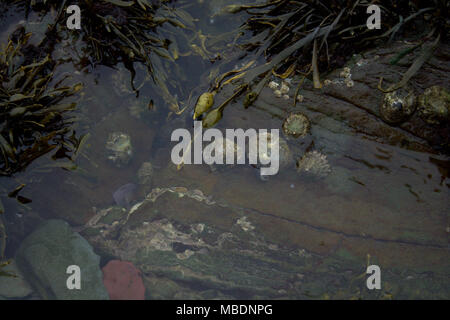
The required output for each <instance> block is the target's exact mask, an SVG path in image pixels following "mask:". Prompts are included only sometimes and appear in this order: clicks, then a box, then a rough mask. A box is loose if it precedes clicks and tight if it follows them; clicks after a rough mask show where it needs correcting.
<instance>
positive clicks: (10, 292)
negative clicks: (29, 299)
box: [0, 261, 33, 299]
mask: <svg viewBox="0 0 450 320" xmlns="http://www.w3.org/2000/svg"><path fill="white" fill-rule="evenodd" d="M1 271H4V272H8V273H9V274H11V275H12V276H11V277H9V276H0V297H3V298H7V299H10V298H13V299H14V298H24V297H26V296H29V295H30V294H31V293H32V291H33V290H32V289H31V287H30V285H29V284H28V283H27V282H26V281H25V278H24V276H23V275H22V273H21V272H20V271H19V269H18V268H17V265H16V262H15V261H12V262H11V263H10V264H9V265H7V266H5V267H3V268H2V270H1Z"/></svg>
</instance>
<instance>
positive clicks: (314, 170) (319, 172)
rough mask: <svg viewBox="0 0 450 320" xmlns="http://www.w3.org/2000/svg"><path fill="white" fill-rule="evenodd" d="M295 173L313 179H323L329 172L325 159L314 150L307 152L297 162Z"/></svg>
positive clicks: (329, 168)
mask: <svg viewBox="0 0 450 320" xmlns="http://www.w3.org/2000/svg"><path fill="white" fill-rule="evenodd" d="M297 171H298V172H299V173H306V174H308V175H311V176H313V177H317V178H323V177H326V176H327V175H328V174H329V173H330V172H331V167H330V165H329V164H328V160H327V157H326V156H325V155H324V154H321V153H320V152H318V151H316V150H314V151H310V152H307V153H305V154H304V155H303V157H301V158H300V159H299V160H298V161H297Z"/></svg>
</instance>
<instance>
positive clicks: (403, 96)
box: [380, 88, 416, 124]
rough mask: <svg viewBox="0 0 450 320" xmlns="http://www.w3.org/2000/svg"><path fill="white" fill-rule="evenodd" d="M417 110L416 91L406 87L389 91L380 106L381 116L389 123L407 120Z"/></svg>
mask: <svg viewBox="0 0 450 320" xmlns="http://www.w3.org/2000/svg"><path fill="white" fill-rule="evenodd" d="M415 110H416V97H415V95H414V93H413V92H412V91H411V90H409V89H405V88H401V89H398V90H395V91H393V92H388V93H386V94H385V95H384V98H383V103H382V104H381V106H380V115H381V118H382V119H383V120H384V121H386V122H387V123H389V124H399V123H401V122H403V121H405V120H407V119H408V118H409V117H410V116H411V115H412V114H413V113H414V111H415Z"/></svg>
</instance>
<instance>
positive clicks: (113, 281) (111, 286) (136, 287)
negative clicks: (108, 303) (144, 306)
mask: <svg viewBox="0 0 450 320" xmlns="http://www.w3.org/2000/svg"><path fill="white" fill-rule="evenodd" d="M102 271H103V283H104V285H105V287H106V290H107V291H108V293H109V297H110V299H111V300H144V299H145V287H144V283H143V281H142V277H141V272H140V271H139V269H137V268H136V267H135V266H134V265H133V264H132V263H131V262H127V261H120V260H111V261H109V262H108V263H107V264H106V266H104V267H103V269H102Z"/></svg>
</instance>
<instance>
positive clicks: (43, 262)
mask: <svg viewBox="0 0 450 320" xmlns="http://www.w3.org/2000/svg"><path fill="white" fill-rule="evenodd" d="M16 261H17V264H18V266H19V268H20V270H21V271H22V272H23V274H24V276H25V277H26V278H27V280H28V281H29V282H30V284H31V285H32V286H33V288H35V289H36V291H37V292H38V293H39V295H40V296H41V298H43V299H63V300H66V299H108V298H109V297H108V293H107V291H106V289H105V287H104V286H103V281H102V273H101V270H100V266H99V264H100V257H99V256H98V255H96V254H95V253H94V251H93V250H92V247H91V245H90V244H89V243H88V242H87V241H86V239H84V238H83V237H81V236H80V235H79V234H78V233H75V232H74V231H72V229H71V228H70V226H69V224H68V223H67V222H65V221H63V220H48V221H46V222H44V223H42V224H41V225H40V226H38V228H37V229H36V230H35V231H34V232H33V233H32V234H31V235H29V236H28V237H27V238H26V239H25V240H24V241H23V242H22V245H21V246H20V248H19V250H18V252H17V256H16ZM71 265H77V266H79V267H80V270H81V289H79V290H78V289H72V290H69V289H68V288H67V285H66V282H67V279H68V277H69V276H70V274H67V273H66V270H67V268H68V267H69V266H71Z"/></svg>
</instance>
